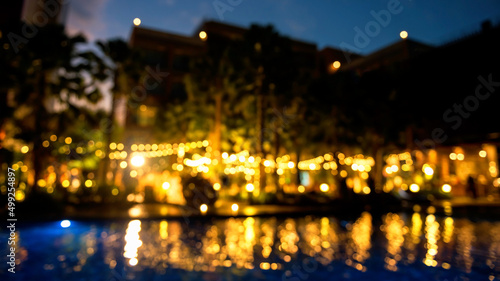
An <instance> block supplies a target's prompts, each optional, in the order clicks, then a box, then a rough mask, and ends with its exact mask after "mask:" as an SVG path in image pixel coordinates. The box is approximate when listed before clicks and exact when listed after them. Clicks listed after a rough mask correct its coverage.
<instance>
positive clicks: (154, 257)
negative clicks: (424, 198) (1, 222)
mask: <svg viewBox="0 0 500 281" xmlns="http://www.w3.org/2000/svg"><path fill="white" fill-rule="evenodd" d="M8 235H9V233H8V232H6V231H5V230H4V229H2V232H1V234H0V236H1V241H4V242H2V245H1V246H0V247H1V248H0V249H1V257H2V258H1V261H2V263H1V266H0V269H1V273H0V280H8V279H7V278H6V277H14V278H15V279H16V280H118V281H121V280H293V281H300V280H398V281H401V280H419V281H422V280H449V281H452V280H457V281H458V280H499V279H498V278H500V222H491V221H478V222H472V221H470V220H468V219H465V218H461V219H457V218H451V217H435V216H434V215H428V214H419V213H414V214H391V213H389V214H385V215H377V216H372V215H371V214H369V213H363V214H362V215H360V216H359V217H355V218H351V219H338V218H335V217H318V216H305V217H294V218H274V217H252V218H227V219H222V218H219V219H208V218H207V219H194V218H181V219H169V220H127V221H99V222H91V221H71V225H70V226H69V227H67V228H63V227H61V222H60V221H54V222H43V223H22V222H18V224H17V229H16V239H17V240H16V258H17V265H16V267H15V271H16V273H15V274H12V273H10V272H7V269H8V268H9V266H8V265H7V261H8V260H7V254H8V253H9V248H8V247H9V246H8V245H7V242H6V241H7V238H8ZM14 278H12V280H13V279H14Z"/></svg>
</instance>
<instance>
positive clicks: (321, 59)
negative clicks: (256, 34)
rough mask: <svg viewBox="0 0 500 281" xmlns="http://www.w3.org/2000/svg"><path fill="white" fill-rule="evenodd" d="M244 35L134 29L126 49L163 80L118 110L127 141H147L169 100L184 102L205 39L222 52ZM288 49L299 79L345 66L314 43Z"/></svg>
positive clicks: (226, 29) (213, 29)
mask: <svg viewBox="0 0 500 281" xmlns="http://www.w3.org/2000/svg"><path fill="white" fill-rule="evenodd" d="M247 31H248V29H247V28H244V27H239V26H235V25H230V24H226V23H221V22H217V21H206V22H203V23H202V24H201V25H200V26H199V27H198V28H196V29H195V31H194V33H193V34H192V35H180V34H174V33H170V32H166V31H160V30H154V29H150V28H144V27H140V26H134V28H133V30H132V33H131V36H130V41H129V42H130V45H131V46H132V47H134V48H137V49H140V50H141V51H143V52H144V55H145V63H146V65H147V67H149V69H150V71H154V72H155V73H161V74H163V75H166V76H165V77H163V76H162V77H158V76H155V75H154V74H153V76H155V77H156V78H160V80H161V81H157V82H159V83H158V84H155V87H151V88H150V89H148V90H147V93H146V94H145V95H144V96H145V98H144V100H141V101H140V104H139V105H138V106H134V107H128V109H127V110H126V111H123V110H121V111H120V110H118V111H120V112H127V117H126V126H127V136H126V138H127V141H128V142H131V141H132V142H141V141H146V140H148V141H150V140H151V138H152V133H151V128H152V126H154V124H155V122H156V120H157V119H158V118H157V117H158V114H160V113H161V112H162V108H163V107H164V106H165V105H166V104H167V103H169V102H171V101H173V100H184V99H186V98H187V94H186V89H185V85H184V77H185V75H186V74H187V73H189V71H190V63H191V62H192V60H193V59H194V58H195V57H197V56H199V55H201V54H203V53H204V52H206V51H207V48H208V46H207V41H208V38H210V42H211V44H215V46H221V50H222V48H224V46H227V44H230V43H231V42H232V41H234V40H240V39H243V37H244V35H245V33H246V32H247ZM216 48H217V47H216ZM291 49H292V53H293V56H292V57H291V58H290V59H292V60H293V61H294V65H296V66H297V69H296V70H297V71H299V72H300V73H301V74H303V75H309V76H311V77H314V76H318V75H321V74H322V73H323V74H324V73H333V72H334V71H333V72H332V71H331V70H332V65H333V63H334V62H336V61H340V62H341V64H344V63H347V62H346V56H345V54H344V53H343V52H342V51H340V50H337V49H334V48H325V49H323V50H321V51H318V49H317V46H316V44H314V43H310V42H305V41H301V40H295V39H291ZM350 55H352V57H354V58H357V57H360V56H359V55H356V54H350ZM336 69H338V67H337V68H336ZM336 69H335V70H336ZM148 72H149V71H148Z"/></svg>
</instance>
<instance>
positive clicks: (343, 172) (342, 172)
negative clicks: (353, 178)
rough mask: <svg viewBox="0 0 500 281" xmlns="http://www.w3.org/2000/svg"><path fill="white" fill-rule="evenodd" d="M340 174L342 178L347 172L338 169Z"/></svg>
mask: <svg viewBox="0 0 500 281" xmlns="http://www.w3.org/2000/svg"><path fill="white" fill-rule="evenodd" d="M340 176H341V177H343V178H345V177H347V172H346V171H345V170H342V171H340Z"/></svg>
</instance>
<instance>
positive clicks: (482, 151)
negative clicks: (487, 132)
mask: <svg viewBox="0 0 500 281" xmlns="http://www.w3.org/2000/svg"><path fill="white" fill-rule="evenodd" d="M486 155H487V154H486V151H484V150H481V151H479V156H480V157H482V158H484V157H486Z"/></svg>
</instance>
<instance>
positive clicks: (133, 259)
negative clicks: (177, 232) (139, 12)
mask: <svg viewBox="0 0 500 281" xmlns="http://www.w3.org/2000/svg"><path fill="white" fill-rule="evenodd" d="M134 21H135V20H134ZM139 21H140V20H139ZM136 25H137V24H136ZM138 262H139V261H138V260H137V258H131V259H130V260H129V261H128V264H130V265H131V266H136V265H137V263H138Z"/></svg>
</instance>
